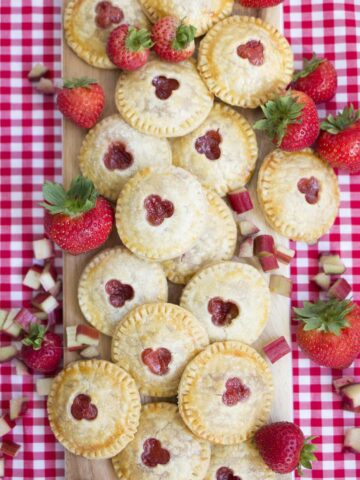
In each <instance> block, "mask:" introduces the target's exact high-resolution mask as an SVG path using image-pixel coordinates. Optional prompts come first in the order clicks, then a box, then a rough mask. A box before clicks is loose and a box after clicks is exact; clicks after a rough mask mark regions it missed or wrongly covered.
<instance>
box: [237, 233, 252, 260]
mask: <svg viewBox="0 0 360 480" xmlns="http://www.w3.org/2000/svg"><path fill="white" fill-rule="evenodd" d="M253 249H254V239H253V238H252V237H248V238H245V240H243V241H242V242H241V243H240V247H239V252H238V256H239V257H243V258H251V257H252V256H253Z"/></svg>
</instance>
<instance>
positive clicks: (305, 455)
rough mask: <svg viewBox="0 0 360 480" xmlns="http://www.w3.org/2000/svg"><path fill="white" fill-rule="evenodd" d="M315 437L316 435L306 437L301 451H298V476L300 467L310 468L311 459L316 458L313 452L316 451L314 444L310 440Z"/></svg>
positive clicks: (314, 459) (300, 470) (300, 473)
mask: <svg viewBox="0 0 360 480" xmlns="http://www.w3.org/2000/svg"><path fill="white" fill-rule="evenodd" d="M315 438H317V437H316V436H312V437H307V438H305V442H304V446H303V448H302V450H301V453H300V461H299V465H298V467H297V470H298V474H299V475H300V476H302V474H303V473H302V468H308V469H310V470H311V469H312V463H311V462H313V461H316V460H317V457H316V455H315V454H314V452H315V451H316V445H314V444H313V443H311V442H312V440H314V439H315Z"/></svg>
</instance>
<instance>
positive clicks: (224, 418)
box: [178, 342, 273, 445]
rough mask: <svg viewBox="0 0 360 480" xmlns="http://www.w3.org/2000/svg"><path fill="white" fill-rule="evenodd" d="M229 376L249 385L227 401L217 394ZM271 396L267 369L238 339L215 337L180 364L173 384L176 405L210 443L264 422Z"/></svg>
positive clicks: (244, 434) (237, 437)
mask: <svg viewBox="0 0 360 480" xmlns="http://www.w3.org/2000/svg"><path fill="white" fill-rule="evenodd" d="M233 378H238V379H240V380H241V382H242V383H243V384H245V385H246V386H247V387H248V388H249V389H250V396H249V397H248V399H246V400H243V401H240V402H238V403H237V404H236V405H232V406H228V405H225V404H224V402H223V394H224V392H225V389H226V387H225V384H226V382H227V381H228V380H229V379H233ZM272 397H273V383H272V376H271V372H270V369H269V367H268V365H267V364H266V362H265V360H263V358H262V357H261V356H260V355H259V354H258V353H257V352H256V350H254V349H253V348H251V347H249V346H247V345H245V344H243V343H240V342H217V343H213V344H212V345H210V346H209V347H207V348H206V349H205V350H204V351H203V352H201V353H199V355H198V356H197V357H195V359H194V360H192V361H191V362H190V363H189V364H188V366H187V367H186V369H185V371H184V373H183V375H182V377H181V381H180V385H179V395H178V399H179V411H180V414H181V416H182V418H183V420H184V422H185V423H186V425H187V426H188V427H189V428H190V430H191V431H192V432H193V433H194V434H195V435H197V436H198V437H200V438H203V439H204V440H208V441H210V442H212V443H216V444H222V445H228V444H235V443H241V442H243V441H245V440H247V439H248V438H250V437H251V436H252V435H253V434H254V432H255V431H256V430H257V429H258V428H260V427H261V426H262V425H264V424H265V423H266V421H267V419H268V416H269V413H270V409H271V402H272Z"/></svg>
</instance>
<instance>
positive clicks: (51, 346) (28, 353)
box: [20, 323, 62, 373]
mask: <svg viewBox="0 0 360 480" xmlns="http://www.w3.org/2000/svg"><path fill="white" fill-rule="evenodd" d="M22 343H23V345H22V347H21V353H20V355H21V360H22V361H23V362H24V363H25V365H27V366H28V367H29V368H30V369H31V370H33V371H34V372H39V373H52V372H54V371H55V370H56V369H57V368H58V367H59V365H60V363H61V360H62V340H61V337H59V335H57V334H56V333H53V332H47V331H46V328H45V327H44V326H43V325H39V324H37V323H33V324H32V325H30V331H29V334H28V336H27V337H26V338H24V340H23V341H22Z"/></svg>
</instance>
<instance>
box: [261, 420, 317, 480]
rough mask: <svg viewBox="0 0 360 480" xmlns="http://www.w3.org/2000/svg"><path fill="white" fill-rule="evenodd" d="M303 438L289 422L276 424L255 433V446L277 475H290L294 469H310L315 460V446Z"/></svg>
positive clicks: (296, 427) (298, 430)
mask: <svg viewBox="0 0 360 480" xmlns="http://www.w3.org/2000/svg"><path fill="white" fill-rule="evenodd" d="M314 438H315V437H309V438H305V437H304V434H303V432H302V431H301V430H300V428H299V427H298V426H297V425H295V424H294V423H291V422H276V423H271V424H270V425H265V426H263V427H261V428H260V430H258V431H257V432H256V433H255V436H254V440H255V444H256V446H257V448H258V450H259V452H260V455H261V456H262V458H263V460H264V462H265V463H266V464H267V466H268V467H269V468H270V469H271V470H273V471H274V472H277V473H290V472H292V471H293V470H295V469H296V468H297V469H298V472H299V474H300V475H301V469H302V467H304V468H312V466H311V462H312V461H314V460H317V458H316V456H315V455H314V452H315V450H316V446H315V445H313V444H312V443H309V442H311V440H313V439H314Z"/></svg>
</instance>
